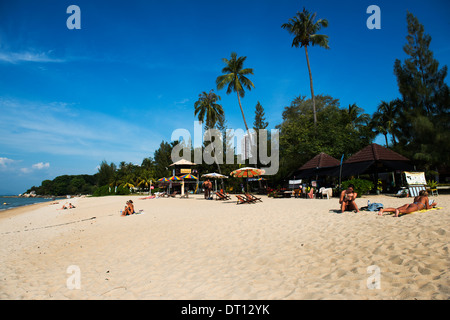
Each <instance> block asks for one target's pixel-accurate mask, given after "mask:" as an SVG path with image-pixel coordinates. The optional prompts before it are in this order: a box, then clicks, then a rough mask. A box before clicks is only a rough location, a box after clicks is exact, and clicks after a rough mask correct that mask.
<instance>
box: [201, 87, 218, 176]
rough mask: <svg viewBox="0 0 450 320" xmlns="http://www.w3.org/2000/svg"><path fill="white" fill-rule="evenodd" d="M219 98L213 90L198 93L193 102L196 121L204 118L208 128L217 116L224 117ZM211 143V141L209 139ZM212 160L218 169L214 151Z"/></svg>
mask: <svg viewBox="0 0 450 320" xmlns="http://www.w3.org/2000/svg"><path fill="white" fill-rule="evenodd" d="M220 99H221V98H220V96H218V95H216V94H215V93H214V90H211V91H210V92H209V93H206V92H205V91H203V92H202V93H201V94H199V98H198V100H197V101H196V102H195V103H194V107H195V110H194V112H195V115H196V116H198V121H200V122H203V120H205V124H206V126H207V127H208V128H209V129H212V128H214V126H215V125H216V122H217V121H218V120H219V118H221V117H224V112H223V108H222V106H221V105H220V104H218V103H217V101H219V100H220ZM208 132H209V140H210V141H211V140H212V138H211V132H210V131H208ZM211 143H212V141H211ZM214 160H215V161H216V164H217V167H218V169H219V173H220V174H221V173H222V172H221V171H220V165H219V162H218V161H217V158H216V153H215V152H214Z"/></svg>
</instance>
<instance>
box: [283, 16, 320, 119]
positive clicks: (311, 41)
mask: <svg viewBox="0 0 450 320" xmlns="http://www.w3.org/2000/svg"><path fill="white" fill-rule="evenodd" d="M315 20H316V13H313V14H311V13H310V12H308V10H306V9H305V8H303V12H297V15H296V16H294V17H293V18H291V19H289V22H288V23H284V24H283V25H282V26H281V27H282V28H283V29H287V30H288V32H289V33H290V34H293V35H294V40H293V41H292V46H293V47H296V48H298V47H300V48H301V47H304V48H305V54H306V62H307V64H308V72H309V82H310V87H311V98H312V102H313V114H314V126H317V116H316V103H315V99H314V88H313V79H312V74H311V66H310V64H309V55H308V46H316V45H317V46H319V47H322V48H325V49H329V46H328V36H327V35H323V34H317V32H318V31H319V30H320V29H321V28H322V27H324V28H326V27H327V26H328V20H326V19H319V20H317V21H315Z"/></svg>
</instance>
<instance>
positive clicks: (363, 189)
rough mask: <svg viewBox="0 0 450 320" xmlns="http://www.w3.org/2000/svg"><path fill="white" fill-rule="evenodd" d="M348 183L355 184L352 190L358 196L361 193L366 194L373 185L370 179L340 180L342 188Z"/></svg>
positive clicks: (346, 186)
mask: <svg viewBox="0 0 450 320" xmlns="http://www.w3.org/2000/svg"><path fill="white" fill-rule="evenodd" d="M350 184H353V185H354V186H355V188H354V190H355V192H356V193H358V198H359V197H361V196H362V195H363V194H367V193H368V192H369V191H370V190H372V189H373V187H374V185H373V182H372V181H369V180H364V179H352V180H347V181H344V182H342V190H345V189H347V188H348V186H349V185H350Z"/></svg>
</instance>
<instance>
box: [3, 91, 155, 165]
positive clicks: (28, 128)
mask: <svg viewBox="0 0 450 320" xmlns="http://www.w3.org/2000/svg"><path fill="white" fill-rule="evenodd" d="M0 109H1V110H2V116H1V117H0V149H10V148H11V149H13V150H20V151H21V152H24V151H26V152H27V153H28V152H31V153H45V154H51V155H58V156H82V157H84V158H91V159H92V158H93V159H100V160H101V159H108V161H127V162H136V161H141V160H142V159H143V158H144V157H145V156H149V155H150V153H151V152H152V151H153V150H154V149H156V147H158V145H159V143H160V141H161V140H162V139H163V137H162V135H161V134H160V133H158V132H155V130H154V129H153V128H151V127H149V126H148V125H146V124H145V123H144V122H142V124H141V121H140V120H141V119H136V122H135V123H134V125H132V126H130V122H129V119H128V118H127V119H123V118H120V117H115V115H113V114H105V113H99V112H96V111H92V110H84V109H82V108H79V106H78V105H76V104H68V103H64V102H51V103H42V102H32V101H21V100H18V99H11V98H2V97H0ZM36 165H37V164H36ZM45 165H46V164H45V162H44V163H43V164H42V165H41V166H45ZM42 168H44V167H42ZM34 169H37V167H36V168H34Z"/></svg>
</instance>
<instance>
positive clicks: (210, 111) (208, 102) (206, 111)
mask: <svg viewBox="0 0 450 320" xmlns="http://www.w3.org/2000/svg"><path fill="white" fill-rule="evenodd" d="M198 97H199V98H198V100H197V101H196V102H195V103H194V108H195V110H194V112H195V115H196V116H198V121H201V122H203V121H205V124H206V126H207V127H208V128H213V127H214V126H215V125H216V122H217V121H218V120H219V117H222V116H223V115H224V112H223V108H222V106H221V105H220V104H218V103H217V101H219V100H221V98H220V96H218V95H216V94H215V93H214V90H211V91H209V93H206V92H205V91H203V92H202V93H201V94H199V96H198Z"/></svg>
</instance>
